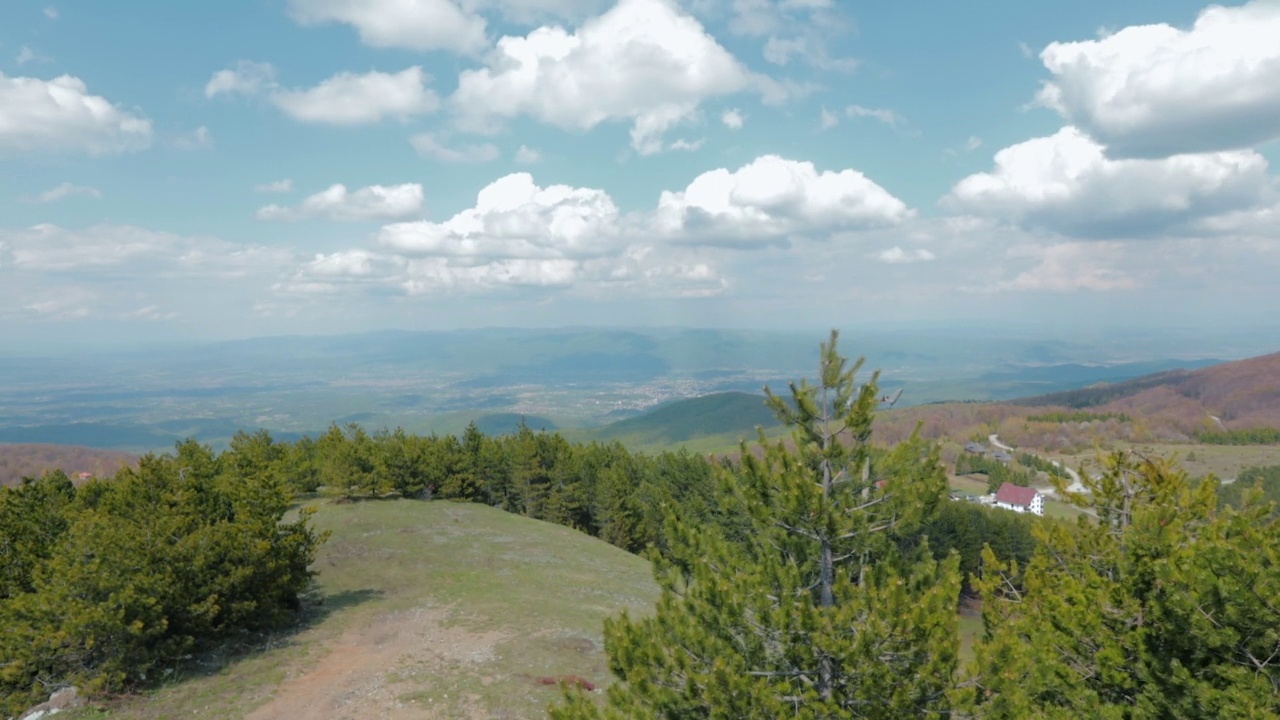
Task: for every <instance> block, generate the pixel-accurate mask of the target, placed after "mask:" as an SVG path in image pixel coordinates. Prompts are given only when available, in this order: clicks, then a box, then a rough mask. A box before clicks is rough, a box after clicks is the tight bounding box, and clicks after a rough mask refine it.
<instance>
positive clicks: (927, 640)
mask: <svg viewBox="0 0 1280 720" xmlns="http://www.w3.org/2000/svg"><path fill="white" fill-rule="evenodd" d="M860 366H861V361H859V362H857V363H855V364H853V365H852V366H848V365H847V364H846V361H845V359H844V358H842V357H840V356H839V354H838V353H837V351H836V335H835V333H833V334H832V337H831V341H830V342H829V343H825V344H824V345H823V349H822V355H821V373H820V381H819V384H818V385H809V384H808V383H807V382H802V383H800V384H799V385H795V384H793V385H792V386H791V391H792V392H791V398H790V400H789V401H783V400H782V399H781V398H778V397H776V396H773V395H772V394H769V395H768V398H769V404H770V406H771V407H772V408H773V409H774V411H775V412H776V413H777V414H778V417H779V418H780V419H781V420H782V421H783V422H784V423H785V424H787V425H789V426H791V427H792V428H793V430H794V435H793V439H792V443H791V444H790V445H788V444H784V443H778V444H767V443H766V442H765V441H764V439H763V438H761V441H760V446H759V448H758V450H759V452H758V453H757V452H755V451H753V449H752V448H749V447H748V446H747V445H746V444H745V443H744V444H743V447H742V455H741V459H740V461H739V462H738V463H737V464H733V463H724V464H723V465H722V466H721V467H720V468H719V472H718V476H719V492H718V504H719V512H721V513H723V516H722V517H723V519H724V520H726V521H728V522H724V523H723V524H722V523H719V522H713V523H702V522H695V521H692V520H691V518H689V517H688V516H687V515H686V513H685V512H684V510H685V509H684V508H682V507H672V508H671V514H670V517H669V518H668V522H667V527H668V530H667V541H668V542H669V546H668V547H667V548H666V553H665V554H664V555H662V556H659V557H656V558H655V575H656V577H657V579H658V582H659V585H660V586H661V588H662V591H663V594H662V598H661V599H660V600H659V602H658V605H657V608H656V613H655V615H654V616H653V617H649V618H644V619H639V620H633V619H631V618H630V617H628V616H627V615H625V614H624V615H623V616H622V617H620V618H617V619H615V620H612V621H609V622H607V623H606V626H605V644H606V650H607V651H608V652H609V655H610V665H611V668H612V670H613V671H614V672H615V673H616V674H617V675H618V677H619V678H620V680H621V682H619V683H617V684H615V685H613V686H611V687H610V688H609V691H608V696H607V698H608V699H607V706H606V707H605V708H603V709H602V708H598V707H597V706H596V705H594V704H593V703H591V702H590V701H588V700H587V699H586V698H585V697H584V696H582V695H581V694H570V695H568V696H567V698H566V701H565V704H564V705H562V706H560V707H556V708H553V709H552V717H553V718H557V719H558V720H570V719H572V718H592V717H607V718H633V717H668V718H677V717H678V718H685V717H688V718H692V717H709V718H777V717H783V716H787V717H792V716H795V717H813V718H817V717H830V718H836V717H877V718H897V717H906V716H913V717H916V716H931V715H942V714H946V713H947V711H948V692H949V690H950V688H951V687H952V681H953V675H954V670H955V663H956V652H957V635H956V598H957V595H958V591H959V585H960V578H959V572H958V569H957V564H958V558H956V557H955V556H951V557H948V558H947V559H945V560H944V561H942V562H937V561H935V560H934V559H933V557H932V556H931V555H930V552H929V549H928V544H927V542H920V543H918V544H915V545H914V546H913V547H911V548H910V549H909V550H904V549H903V542H902V540H903V539H904V538H905V537H907V536H914V535H916V534H918V531H919V530H920V528H921V527H922V526H924V524H925V523H926V522H928V520H929V519H930V518H931V517H932V516H933V515H934V514H935V513H936V511H937V506H938V504H939V503H940V502H941V498H942V497H943V496H944V493H945V488H946V476H945V473H944V472H943V470H942V467H941V465H940V463H939V461H938V456H937V448H936V447H935V446H933V445H931V444H929V443H926V442H924V441H922V440H920V439H919V438H918V437H913V438H912V439H911V440H910V441H908V442H906V443H903V444H902V445H900V446H898V447H897V448H895V449H893V450H892V451H891V452H888V453H881V454H878V455H877V454H875V453H872V451H871V449H870V447H869V446H868V444H867V440H868V438H869V436H870V432H871V421H872V415H873V412H874V409H875V406H876V399H877V394H876V393H877V388H876V382H875V377H874V376H873V377H872V378H871V380H870V382H868V383H867V384H865V385H862V386H859V385H858V384H857V382H856V381H855V373H856V372H857V370H858V369H859V368H860ZM730 519H732V520H730Z"/></svg>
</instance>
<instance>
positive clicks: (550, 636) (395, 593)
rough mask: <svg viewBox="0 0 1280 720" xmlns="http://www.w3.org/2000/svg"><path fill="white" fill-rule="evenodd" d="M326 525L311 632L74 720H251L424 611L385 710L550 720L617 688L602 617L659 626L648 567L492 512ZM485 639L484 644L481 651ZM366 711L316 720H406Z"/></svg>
mask: <svg viewBox="0 0 1280 720" xmlns="http://www.w3.org/2000/svg"><path fill="white" fill-rule="evenodd" d="M315 518H316V525H317V527H318V528H319V529H321V530H330V531H332V533H333V536H332V538H331V539H330V541H329V542H328V543H327V544H326V545H325V546H324V547H323V548H322V549H321V551H320V553H319V557H318V558H317V562H316V568H317V569H318V571H319V577H318V583H317V588H316V592H315V598H316V601H318V603H316V602H313V604H312V606H311V608H310V610H309V611H308V613H309V614H308V621H307V622H306V623H304V624H303V625H302V627H300V628H299V629H297V630H296V631H295V632H292V633H285V634H281V635H277V636H274V637H272V638H270V639H269V640H268V641H266V642H263V643H261V644H260V646H259V647H258V648H256V649H255V650H254V651H253V652H250V653H247V654H241V655H237V656H225V655H224V656H214V657H207V658H206V660H205V664H204V665H203V666H197V667H195V668H194V669H187V670H184V671H182V673H180V674H181V676H180V677H179V676H175V677H174V679H173V682H171V683H169V684H167V685H165V686H164V687H161V688H160V689H158V690H155V691H152V692H149V693H146V694H144V695H139V696H133V697H126V698H120V699H117V700H115V701H112V702H108V703H106V704H104V705H100V706H97V707H92V708H86V709H82V710H78V711H73V712H69V713H67V714H66V715H65V717H67V718H68V720H97V719H99V718H122V719H128V720H160V719H161V718H173V717H190V718H243V717H245V716H246V715H248V714H250V713H251V712H252V711H254V710H255V709H256V708H260V707H261V706H263V705H264V704H265V703H268V702H271V701H272V699H273V697H277V696H287V695H288V694H289V688H290V687H291V684H295V683H297V682H298V678H303V679H305V678H308V677H317V676H321V675H323V674H324V670H325V668H327V667H329V666H330V665H332V664H333V659H334V658H335V657H337V658H339V659H341V658H343V657H353V655H352V653H355V654H356V655H354V656H358V651H359V648H358V647H357V643H356V642H354V641H353V638H360V639H363V640H365V641H367V640H368V635H369V632H370V631H369V630H368V629H369V628H382V632H384V633H385V634H387V635H388V636H389V638H390V640H389V641H392V642H394V638H395V636H398V635H403V634H405V633H415V632H420V631H422V629H423V628H422V627H421V626H420V624H415V622H414V618H415V617H420V614H421V613H423V612H425V613H427V614H428V615H429V616H431V617H434V618H437V619H439V620H440V622H441V627H439V628H437V629H434V630H432V631H431V634H430V635H429V637H431V638H433V643H434V644H433V645H432V646H431V647H428V648H426V651H427V654H424V653H423V652H417V653H407V654H403V655H401V654H396V655H392V656H384V658H383V659H384V660H386V661H387V667H385V668H379V669H378V670H379V671H378V673H377V675H376V681H377V683H379V685H378V687H377V688H375V690H373V691H370V693H376V692H381V693H383V695H388V697H384V698H383V699H384V700H385V701H386V702H390V703H394V707H396V708H405V711H404V712H405V713H406V715H407V716H411V717H419V716H422V713H423V712H427V711H428V709H430V713H434V714H430V713H428V714H427V715H425V716H426V717H461V718H468V717H485V718H490V717H491V718H535V717H545V712H546V708H547V706H548V705H549V704H550V703H552V702H554V701H555V700H557V699H558V697H559V690H558V688H556V687H549V686H544V685H541V684H539V683H537V682H536V679H537V678H543V677H560V676H566V675H578V676H581V677H584V678H587V679H588V680H590V681H591V682H593V683H595V684H597V685H607V684H608V683H609V682H610V681H611V676H610V674H609V672H608V669H607V659H606V657H605V654H604V652H603V648H602V645H603V643H602V637H601V629H602V623H603V620H604V618H606V617H609V616H612V615H615V614H616V613H618V612H619V611H621V610H624V609H625V610H627V611H629V612H631V613H632V614H633V615H636V614H644V613H647V612H650V611H651V609H652V607H653V603H654V601H655V599H656V597H657V588H656V587H655V585H654V583H653V581H652V578H651V574H650V568H649V564H648V563H647V562H646V561H645V560H643V559H641V558H639V557H636V556H633V555H630V554H628V553H625V552H623V551H621V550H619V549H617V548H614V547H612V546H610V545H608V544H606V543H603V542H601V541H598V540H595V539H593V538H590V537H587V536H585V535H583V534H581V533H578V532H576V531H574V530H571V529H568V528H564V527H560V526H556V525H551V524H548V523H542V522H537V521H532V520H528V519H526V518H522V517H519V516H515V515H510V514H507V513H503V512H501V511H498V510H494V509H492V508H488V507H484V506H480V505H471V504H456V503H448V502H418V501H409V500H381V501H366V502H356V503H344V504H333V503H329V504H323V505H321V506H320V512H319V513H317V514H316V516H315ZM959 629H960V642H961V658H962V660H966V661H967V660H968V659H970V658H971V657H972V646H973V642H974V638H975V637H976V636H977V634H978V633H979V632H980V631H981V619H980V618H979V617H977V616H976V615H975V614H974V613H973V612H969V611H965V610H962V612H961V613H960V617H959ZM475 638H487V640H485V642H482V643H479V644H477V645H475V646H474V647H472V646H469V645H468V642H470V641H471V640H474V639H475ZM379 642H381V641H379ZM366 644H368V643H367V642H366ZM376 645H377V643H374V646H375V650H376ZM437 652H438V653H440V654H441V655H440V657H436V656H435V655H434V653H437ZM441 657H442V658H443V659H440V658H441ZM339 681H340V678H339V680H338V681H335V682H339ZM321 689H322V690H323V689H324V688H323V686H322V687H321ZM347 694H348V695H351V694H354V691H353V692H352V693H347ZM344 697H345V696H344ZM361 697H362V698H363V697H365V695H361ZM369 702H370V701H369V700H367V699H365V700H360V701H353V704H352V705H351V706H350V707H344V708H343V712H346V713H347V714H339V713H338V712H333V713H330V714H321V715H315V714H308V715H305V717H326V718H327V717H333V718H347V717H352V718H354V717H375V716H398V715H399V712H395V713H392V714H385V713H380V712H379V711H378V708H376V707H371V706H370V705H368V703H369ZM362 703H363V704H362ZM348 711H354V712H348ZM362 713H363V714H362ZM298 717H304V716H302V715H298Z"/></svg>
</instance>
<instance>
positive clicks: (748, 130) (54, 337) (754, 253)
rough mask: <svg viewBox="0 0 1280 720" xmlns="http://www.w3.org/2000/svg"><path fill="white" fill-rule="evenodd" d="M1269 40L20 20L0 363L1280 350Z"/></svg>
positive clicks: (415, 9) (1179, 8)
mask: <svg viewBox="0 0 1280 720" xmlns="http://www.w3.org/2000/svg"><path fill="white" fill-rule="evenodd" d="M1278 37H1280V1H1277V0H1255V1H1254V2H1250V3H1247V4H1244V5H1228V6H1218V5H1203V4H1201V3H1194V2H1183V1H1182V0H1160V1H1159V2H1156V1H1155V0H1143V1H1137V0H1135V1H1134V2H1126V3H1115V2H1102V1H1099V0H1076V1H1073V2H1037V3H1028V2H1022V1H1018V2H1015V1H1013V0H993V1H992V2H984V3H943V2H936V3H927V4H922V3H885V2H875V3H871V2H867V3H862V2H853V1H851V0H620V1H619V2H616V3H615V2H610V1H609V0H227V1H226V2H219V3H174V2H164V1H162V0H145V1H144V0H116V1H114V2H111V3H104V2H100V1H99V0H65V1H59V0H53V1H52V2H44V1H40V2H34V1H28V0H6V1H5V2H4V3H3V4H0V351H3V350H6V349H9V350H13V349H17V348H39V347H54V346H85V347H89V346H93V345H95V344H106V343H112V342H115V343H120V342H125V343H130V342H146V341H167V340H204V339H210V340H211V339H224V338H239V337H250V336H259V335H274V334H295V333H298V334H312V333H334V332H347V331H358V330H372V329H384V328H403V329H448V328H464V327H477V326H504V327H517V326H528V327H545V326H567V325H615V326H621V325H648V326H659V325H661V326H669V325H677V326H696V327H739V328H772V329H778V328H825V327H832V326H849V325H858V324H864V323H871V322H887V323H903V324H904V325H911V324H913V323H917V324H918V323H935V324H938V323H941V324H953V323H954V324H958V325H963V324H966V323H978V324H996V325H998V324H1001V323H1011V324H1024V325H1030V326H1037V327H1040V328H1043V329H1045V331H1046V332H1048V333H1050V334H1053V333H1058V334H1061V335H1062V336H1064V337H1069V336H1070V334H1071V333H1073V332H1077V331H1079V330H1080V329H1082V328H1097V327H1171V328H1173V327H1177V328H1197V327H1204V328H1210V327H1221V326H1223V325H1229V326H1233V327H1244V328H1248V327H1251V326H1257V327H1263V326H1270V327H1272V328H1274V327H1275V326H1276V325H1278V324H1280V310H1277V308H1280V281H1277V278H1280V175H1278V174H1277V166H1278V165H1280V42H1277V41H1276V38H1278ZM1277 343H1278V344H1280V337H1278V338H1277Z"/></svg>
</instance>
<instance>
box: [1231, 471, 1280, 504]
mask: <svg viewBox="0 0 1280 720" xmlns="http://www.w3.org/2000/svg"><path fill="white" fill-rule="evenodd" d="M1254 490H1256V491H1257V492H1258V493H1259V494H1260V495H1259V497H1260V499H1261V501H1262V502H1268V503H1272V513H1277V512H1280V465H1267V466H1263V467H1250V468H1245V469H1244V470H1241V471H1240V474H1239V475H1238V476H1237V477H1236V481H1235V482H1233V483H1231V484H1230V485H1223V486H1222V487H1221V488H1220V489H1219V490H1218V504H1219V505H1221V506H1230V507H1233V508H1242V507H1244V504H1245V499H1246V498H1247V497H1249V494H1250V493H1251V492H1252V491H1254Z"/></svg>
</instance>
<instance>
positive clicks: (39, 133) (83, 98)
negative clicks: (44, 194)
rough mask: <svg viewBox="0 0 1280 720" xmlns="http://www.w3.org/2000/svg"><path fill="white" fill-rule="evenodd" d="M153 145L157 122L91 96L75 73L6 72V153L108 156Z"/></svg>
mask: <svg viewBox="0 0 1280 720" xmlns="http://www.w3.org/2000/svg"><path fill="white" fill-rule="evenodd" d="M150 144H151V121H149V120H147V119H145V118H143V117H141V116H139V115H136V114H134V113H131V112H129V111H126V110H124V109H122V108H120V107H119V106H117V105H113V104H112V103H111V102H110V101H108V100H107V99H106V98H104V97H101V96H99V95H90V94H89V89H88V87H87V86H86V85H85V83H84V81H82V80H80V79H79V78H76V77H72V76H71V75H62V76H59V77H56V78H54V79H52V80H48V81H46V80H40V79H38V78H30V77H9V76H6V75H5V74H4V73H0V152H3V151H10V152H42V151H64V150H65V151H80V152H87V153H89V154H91V155H105V154H113V153H120V152H128V151H133V150H141V149H143V148H146V147H147V146H149V145H150Z"/></svg>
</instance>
